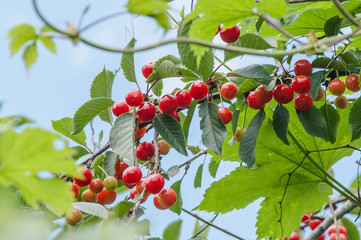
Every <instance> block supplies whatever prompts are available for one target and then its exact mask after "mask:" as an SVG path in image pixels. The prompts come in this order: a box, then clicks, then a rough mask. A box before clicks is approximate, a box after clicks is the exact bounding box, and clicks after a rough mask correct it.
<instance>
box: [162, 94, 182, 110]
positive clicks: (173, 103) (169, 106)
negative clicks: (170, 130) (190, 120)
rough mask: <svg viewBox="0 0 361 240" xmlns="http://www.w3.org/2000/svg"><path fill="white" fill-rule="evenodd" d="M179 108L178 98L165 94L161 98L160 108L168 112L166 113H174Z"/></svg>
mask: <svg viewBox="0 0 361 240" xmlns="http://www.w3.org/2000/svg"><path fill="white" fill-rule="evenodd" d="M177 108H178V104H177V98H176V97H174V96H172V95H169V94H167V95H164V96H163V97H162V98H161V99H160V100H159V109H160V110H161V111H162V112H164V113H166V114H172V113H174V112H175V111H176V110H177Z"/></svg>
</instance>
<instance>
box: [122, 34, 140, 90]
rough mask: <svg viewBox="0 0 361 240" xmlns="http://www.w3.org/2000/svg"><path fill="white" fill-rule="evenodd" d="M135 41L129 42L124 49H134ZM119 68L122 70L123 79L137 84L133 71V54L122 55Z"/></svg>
mask: <svg viewBox="0 0 361 240" xmlns="http://www.w3.org/2000/svg"><path fill="white" fill-rule="evenodd" d="M135 41H136V40H135V39H134V38H132V40H130V41H129V43H128V45H127V46H126V47H125V48H134V44H135ZM120 66H121V67H122V69H123V74H124V77H125V78H126V79H127V80H128V81H129V82H135V83H136V82H137V78H136V77H135V70H134V53H123V55H122V60H121V61H120Z"/></svg>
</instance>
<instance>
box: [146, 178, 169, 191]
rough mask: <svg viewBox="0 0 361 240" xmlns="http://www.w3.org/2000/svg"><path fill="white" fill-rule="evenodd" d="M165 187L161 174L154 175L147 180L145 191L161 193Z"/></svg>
mask: <svg viewBox="0 0 361 240" xmlns="http://www.w3.org/2000/svg"><path fill="white" fill-rule="evenodd" d="M163 187H164V177H163V176H162V175H160V174H159V173H153V174H151V175H149V176H148V177H147V179H146V180H145V189H146V190H147V191H148V192H150V193H152V194H157V193H159V192H160V191H161V190H162V189H163Z"/></svg>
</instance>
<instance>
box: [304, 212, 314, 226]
mask: <svg viewBox="0 0 361 240" xmlns="http://www.w3.org/2000/svg"><path fill="white" fill-rule="evenodd" d="M313 215H314V214H313V212H311V211H307V213H306V214H305V215H304V216H303V217H302V222H303V223H308V222H309V221H310V217H311V216H313Z"/></svg>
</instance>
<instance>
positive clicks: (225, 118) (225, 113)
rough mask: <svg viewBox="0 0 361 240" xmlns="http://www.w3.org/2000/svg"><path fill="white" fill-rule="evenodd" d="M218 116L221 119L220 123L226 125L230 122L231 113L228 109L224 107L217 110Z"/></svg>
mask: <svg viewBox="0 0 361 240" xmlns="http://www.w3.org/2000/svg"><path fill="white" fill-rule="evenodd" d="M218 115H219V117H220V118H221V119H222V122H223V123H224V124H228V123H229V122H230V121H232V116H233V114H232V112H231V110H229V109H228V108H225V107H219V108H218Z"/></svg>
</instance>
